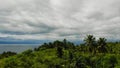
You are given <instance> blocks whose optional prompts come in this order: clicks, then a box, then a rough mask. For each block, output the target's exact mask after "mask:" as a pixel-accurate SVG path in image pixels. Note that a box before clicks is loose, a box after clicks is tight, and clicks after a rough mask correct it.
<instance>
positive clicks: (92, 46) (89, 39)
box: [84, 35, 96, 53]
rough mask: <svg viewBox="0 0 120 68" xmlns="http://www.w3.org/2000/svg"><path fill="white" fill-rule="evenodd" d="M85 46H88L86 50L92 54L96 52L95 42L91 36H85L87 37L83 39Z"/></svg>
mask: <svg viewBox="0 0 120 68" xmlns="http://www.w3.org/2000/svg"><path fill="white" fill-rule="evenodd" d="M84 41H85V45H87V46H88V50H89V51H90V52H92V53H95V52H96V40H95V37H94V36H93V35H87V37H86V38H85V39H84Z"/></svg>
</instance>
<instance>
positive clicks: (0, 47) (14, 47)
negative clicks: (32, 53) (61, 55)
mask: <svg viewBox="0 0 120 68" xmlns="http://www.w3.org/2000/svg"><path fill="white" fill-rule="evenodd" d="M38 46H40V44H0V53H3V52H4V51H5V52H6V51H11V52H17V53H21V52H23V51H25V50H27V49H34V48H36V47H38Z"/></svg>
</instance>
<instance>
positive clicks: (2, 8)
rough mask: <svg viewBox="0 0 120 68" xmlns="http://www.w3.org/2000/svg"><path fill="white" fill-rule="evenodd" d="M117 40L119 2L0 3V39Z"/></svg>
mask: <svg viewBox="0 0 120 68" xmlns="http://www.w3.org/2000/svg"><path fill="white" fill-rule="evenodd" d="M88 34H93V35H95V36H96V37H106V38H107V39H114V40H119V39H120V0H0V39H4V38H5V39H10V38H11V39H21V40H30V39H32V40H56V39H64V38H67V39H69V40H81V39H83V37H85V36H86V35H88Z"/></svg>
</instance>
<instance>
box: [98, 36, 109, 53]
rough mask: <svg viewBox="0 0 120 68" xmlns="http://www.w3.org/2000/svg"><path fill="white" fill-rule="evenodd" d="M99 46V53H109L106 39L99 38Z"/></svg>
mask: <svg viewBox="0 0 120 68" xmlns="http://www.w3.org/2000/svg"><path fill="white" fill-rule="evenodd" d="M97 44H98V51H99V52H101V53H105V52H107V46H106V45H107V43H106V39H105V38H99V40H98V41H97Z"/></svg>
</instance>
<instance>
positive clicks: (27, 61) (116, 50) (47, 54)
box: [0, 35, 120, 68]
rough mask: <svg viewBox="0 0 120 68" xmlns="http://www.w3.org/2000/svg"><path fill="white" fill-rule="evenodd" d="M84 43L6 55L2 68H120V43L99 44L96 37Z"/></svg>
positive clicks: (56, 43)
mask: <svg viewBox="0 0 120 68" xmlns="http://www.w3.org/2000/svg"><path fill="white" fill-rule="evenodd" d="M84 41H85V43H83V44H80V45H75V44H73V43H71V42H69V41H67V40H66V39H64V40H63V41H58V40H57V41H54V42H49V43H44V44H43V45H41V46H39V47H38V48H35V49H34V50H31V49H28V50H26V51H24V52H22V53H20V54H16V53H14V52H4V53H2V54H1V55H0V58H1V59H0V68H120V42H117V43H113V42H106V39H105V38H99V39H98V40H96V39H95V37H94V36H93V35H88V36H87V37H86V38H85V40H84Z"/></svg>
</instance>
